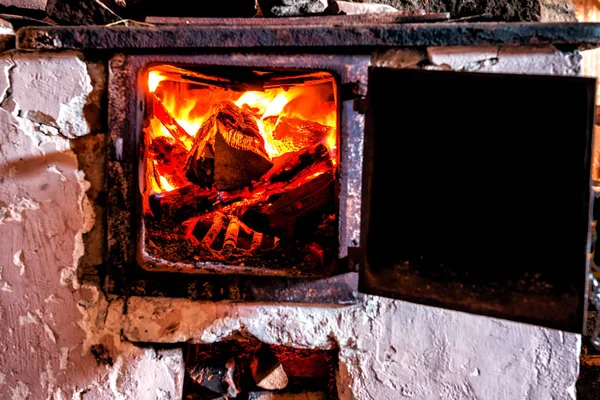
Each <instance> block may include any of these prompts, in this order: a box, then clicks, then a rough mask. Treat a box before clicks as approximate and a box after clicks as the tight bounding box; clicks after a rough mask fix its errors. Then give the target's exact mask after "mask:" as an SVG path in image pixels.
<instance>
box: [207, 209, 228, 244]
mask: <svg viewBox="0 0 600 400" xmlns="http://www.w3.org/2000/svg"><path fill="white" fill-rule="evenodd" d="M224 223H225V216H224V215H223V214H221V213H216V214H215V218H214V219H213V223H212V225H211V227H210V229H209V230H208V232H206V235H204V238H203V239H202V245H203V246H205V247H210V246H212V244H213V243H214V241H215V239H216V238H217V236H219V233H221V229H223V224H224Z"/></svg>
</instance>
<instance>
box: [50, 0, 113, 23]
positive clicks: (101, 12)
mask: <svg viewBox="0 0 600 400" xmlns="http://www.w3.org/2000/svg"><path fill="white" fill-rule="evenodd" d="M46 13H47V14H48V16H49V17H51V18H52V19H53V20H55V21H58V22H62V23H65V24H70V25H106V24H110V23H112V22H117V21H120V20H122V19H123V18H121V17H120V16H119V15H117V14H116V13H115V12H114V11H113V10H111V9H110V8H108V7H107V6H106V5H105V4H102V2H100V1H98V0H48V3H47V4H46Z"/></svg>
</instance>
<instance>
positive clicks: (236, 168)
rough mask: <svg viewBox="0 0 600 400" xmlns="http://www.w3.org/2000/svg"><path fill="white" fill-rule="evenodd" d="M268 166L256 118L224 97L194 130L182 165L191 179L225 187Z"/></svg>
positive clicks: (239, 184)
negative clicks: (195, 131)
mask: <svg viewBox="0 0 600 400" xmlns="http://www.w3.org/2000/svg"><path fill="white" fill-rule="evenodd" d="M272 166H273V164H272V163H271V161H270V160H269V156H268V154H267V153H266V151H265V143H264V139H263V137H262V136H261V134H260V132H259V131H258V125H257V124H256V118H255V117H253V116H252V115H251V114H250V113H249V112H247V111H244V110H242V109H240V108H239V107H237V106H236V105H235V104H233V103H231V102H229V101H227V102H222V103H220V104H219V105H218V106H216V107H215V109H214V110H213V112H212V113H211V116H210V117H209V118H208V119H207V121H206V122H205V123H204V124H203V125H202V127H201V128H200V130H199V131H198V133H197V135H196V138H195V141H194V144H193V146H192V149H191V150H190V155H189V157H188V160H187V163H186V167H185V168H186V176H187V178H188V179H189V180H190V181H191V182H194V183H196V184H197V185H200V186H202V187H211V186H213V185H214V187H215V188H216V189H217V190H219V191H229V190H235V189H240V188H243V187H245V186H249V185H250V184H251V183H252V182H254V181H258V180H259V179H260V178H261V177H262V176H263V175H264V174H265V173H266V172H267V171H269V170H270V169H271V167H272Z"/></svg>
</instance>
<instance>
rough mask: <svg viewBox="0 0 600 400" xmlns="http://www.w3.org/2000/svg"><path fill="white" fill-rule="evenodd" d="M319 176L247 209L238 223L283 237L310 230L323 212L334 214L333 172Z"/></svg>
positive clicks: (316, 224) (297, 234)
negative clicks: (241, 222)
mask: <svg viewBox="0 0 600 400" xmlns="http://www.w3.org/2000/svg"><path fill="white" fill-rule="evenodd" d="M319 173H320V175H318V176H316V177H314V178H312V179H311V180H307V181H306V182H305V183H303V184H301V185H300V186H298V187H296V188H294V189H291V190H288V191H284V192H283V193H280V194H276V195H272V196H269V197H268V198H267V199H266V201H262V202H260V203H258V204H256V205H254V206H252V207H248V209H247V211H246V212H245V213H244V214H243V215H242V221H243V222H245V223H246V224H247V225H248V226H249V227H250V228H252V229H254V230H257V231H261V232H265V233H272V234H275V235H278V236H282V237H286V238H297V237H300V236H302V235H304V234H306V233H308V232H311V231H313V230H314V228H315V227H316V226H318V224H319V223H320V221H321V219H322V216H323V214H324V213H330V212H333V211H334V210H333V204H334V195H335V193H334V176H333V172H332V171H326V172H319Z"/></svg>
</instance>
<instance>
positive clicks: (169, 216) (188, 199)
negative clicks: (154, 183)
mask: <svg viewBox="0 0 600 400" xmlns="http://www.w3.org/2000/svg"><path fill="white" fill-rule="evenodd" d="M216 197H217V194H216V193H215V192H209V191H206V190H203V189H202V188H200V187H198V186H196V185H188V186H184V187H182V188H179V189H175V190H172V191H170V192H165V193H156V194H153V195H151V196H150V197H149V199H148V202H149V205H150V210H151V212H152V215H153V216H154V218H155V219H158V220H162V221H168V222H170V223H172V224H178V223H181V222H183V221H185V220H187V219H189V218H192V217H195V216H197V215H198V214H200V213H204V212H207V211H210V210H212V208H213V204H214V202H215V199H216Z"/></svg>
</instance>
